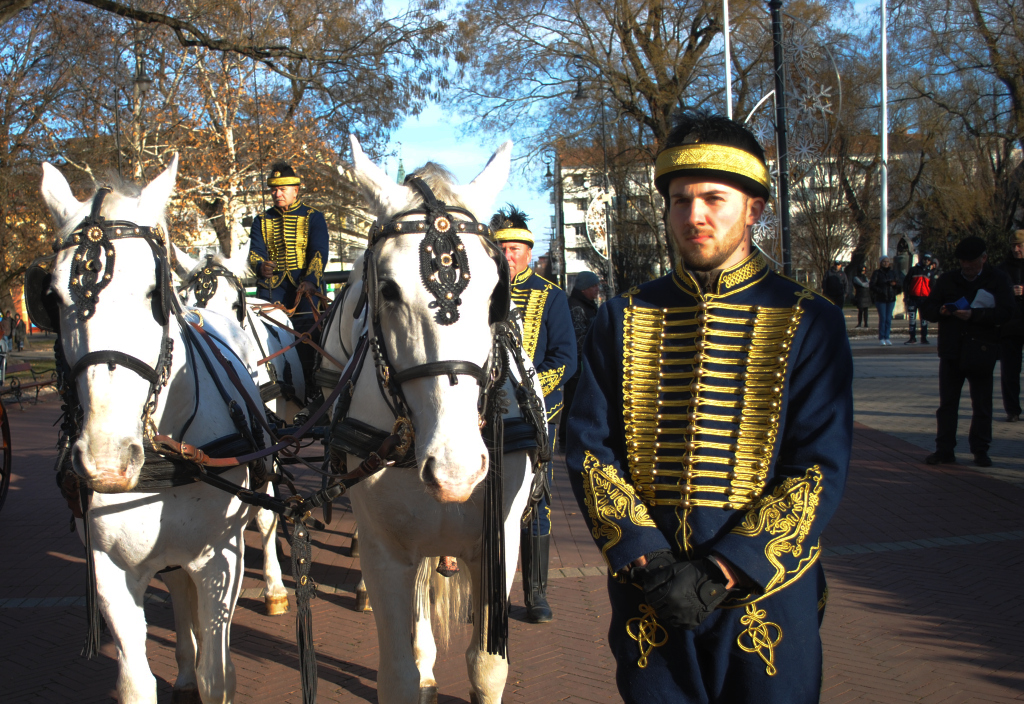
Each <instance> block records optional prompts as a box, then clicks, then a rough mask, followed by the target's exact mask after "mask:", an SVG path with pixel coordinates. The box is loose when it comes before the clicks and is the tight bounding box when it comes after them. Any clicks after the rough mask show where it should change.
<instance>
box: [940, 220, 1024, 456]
mask: <svg viewBox="0 0 1024 704" xmlns="http://www.w3.org/2000/svg"><path fill="white" fill-rule="evenodd" d="M985 249H986V246H985V240H983V239H981V238H980V237H967V238H965V239H964V240H962V241H961V242H960V244H958V245H957V247H956V252H955V254H956V258H957V259H958V260H959V261H960V268H959V269H956V270H954V271H948V272H946V273H945V274H943V275H942V276H940V277H939V280H938V281H936V282H935V285H934V286H932V290H931V293H930V294H929V295H928V298H927V299H926V300H925V301H924V303H923V305H922V306H921V310H922V312H923V313H924V316H925V317H926V318H927V319H928V320H930V321H932V322H933V323H938V324H939V345H938V347H939V410H938V411H936V412H935V420H936V424H937V426H938V427H937V432H936V434H935V452H933V453H932V454H930V455H928V457H927V458H926V459H925V461H926V462H927V463H928V464H944V463H953V462H956V455H955V454H954V453H953V450H954V448H955V447H956V426H957V420H958V419H957V411H958V410H959V408H960V393H961V391H963V386H964V380H966V381H967V383H968V384H970V389H971V409H972V415H971V429H970V432H969V434H968V436H967V438H968V442H969V446H970V449H971V452H972V453H973V454H974V464H976V465H978V466H979V467H991V466H992V460H991V459H989V456H988V448H989V445H991V444H992V372H993V371H994V369H995V366H996V359H998V358H999V336H1000V328H1001V327H1002V325H1003V324H1004V323H1005V322H1007V321H1008V320H1010V318H1012V317H1013V311H1014V298H1013V289H1012V286H1011V284H1010V279H1009V277H1007V275H1006V273H1005V272H1003V271H1001V270H999V269H996V268H995V267H993V266H991V265H990V264H988V254H987V253H986V252H985Z"/></svg>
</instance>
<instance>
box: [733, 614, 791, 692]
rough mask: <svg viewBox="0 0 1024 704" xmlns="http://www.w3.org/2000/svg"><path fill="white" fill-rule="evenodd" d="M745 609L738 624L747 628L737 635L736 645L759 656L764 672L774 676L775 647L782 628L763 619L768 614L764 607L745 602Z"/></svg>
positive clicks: (780, 640)
mask: <svg viewBox="0 0 1024 704" xmlns="http://www.w3.org/2000/svg"><path fill="white" fill-rule="evenodd" d="M746 610H747V612H746V614H745V615H743V616H741V617H740V624H742V625H744V626H746V627H747V629H746V630H745V631H743V632H742V633H740V634H739V636H737V638H736V645H738V646H740V650H742V651H743V652H745V653H755V654H756V655H757V656H758V657H759V658H761V660H762V661H763V662H764V671H765V673H766V674H767V675H768V676H769V677H774V676H775V674H776V673H777V672H778V670H777V669H776V668H775V648H777V647H778V645H779V643H781V642H782V628H781V627H780V626H779V624H777V623H772V622H771V621H765V620H764V619H765V618H766V617H767V616H768V613H767V612H766V611H765V610H764V609H759V608H757V606H756V605H754V604H747V609H746Z"/></svg>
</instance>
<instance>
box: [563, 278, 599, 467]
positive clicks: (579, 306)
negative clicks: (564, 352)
mask: <svg viewBox="0 0 1024 704" xmlns="http://www.w3.org/2000/svg"><path fill="white" fill-rule="evenodd" d="M600 292H601V279H599V278H598V276H597V274H595V273H594V272H592V271H581V272H580V273H579V274H577V275H576V281H575V283H574V284H573V287H572V293H571V294H569V314H570V315H572V329H573V332H575V333H576V373H575V374H573V375H572V378H571V379H569V380H568V381H567V382H565V408H564V412H563V413H562V423H561V425H559V426H558V442H559V445H560V446H561V447H565V432H566V428H567V426H568V425H569V424H568V422H567V420H568V418H569V412H570V410H571V409H572V401H573V399H574V398H575V397H576V385H577V384H578V383H579V381H580V369H581V368H582V367H581V366H580V365H581V364H582V362H583V341H584V340H585V339H586V337H587V333H588V332H590V325H591V323H593V322H594V318H596V317H597V296H598V294H599V293H600Z"/></svg>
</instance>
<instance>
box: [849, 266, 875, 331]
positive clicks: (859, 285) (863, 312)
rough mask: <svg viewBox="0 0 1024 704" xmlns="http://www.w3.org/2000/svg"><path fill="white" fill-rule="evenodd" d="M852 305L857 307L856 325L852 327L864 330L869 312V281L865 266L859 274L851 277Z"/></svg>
mask: <svg viewBox="0 0 1024 704" xmlns="http://www.w3.org/2000/svg"><path fill="white" fill-rule="evenodd" d="M853 304H854V305H855V306H857V324H856V325H855V326H854V327H858V328H866V327H867V326H868V311H869V310H871V280H870V279H869V278H868V268H867V266H862V267H861V268H860V273H859V274H857V275H856V276H854V277H853Z"/></svg>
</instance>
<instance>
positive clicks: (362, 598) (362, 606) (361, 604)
mask: <svg viewBox="0 0 1024 704" xmlns="http://www.w3.org/2000/svg"><path fill="white" fill-rule="evenodd" d="M356 611H363V612H368V611H373V607H372V606H370V595H369V594H367V593H366V592H356Z"/></svg>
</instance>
